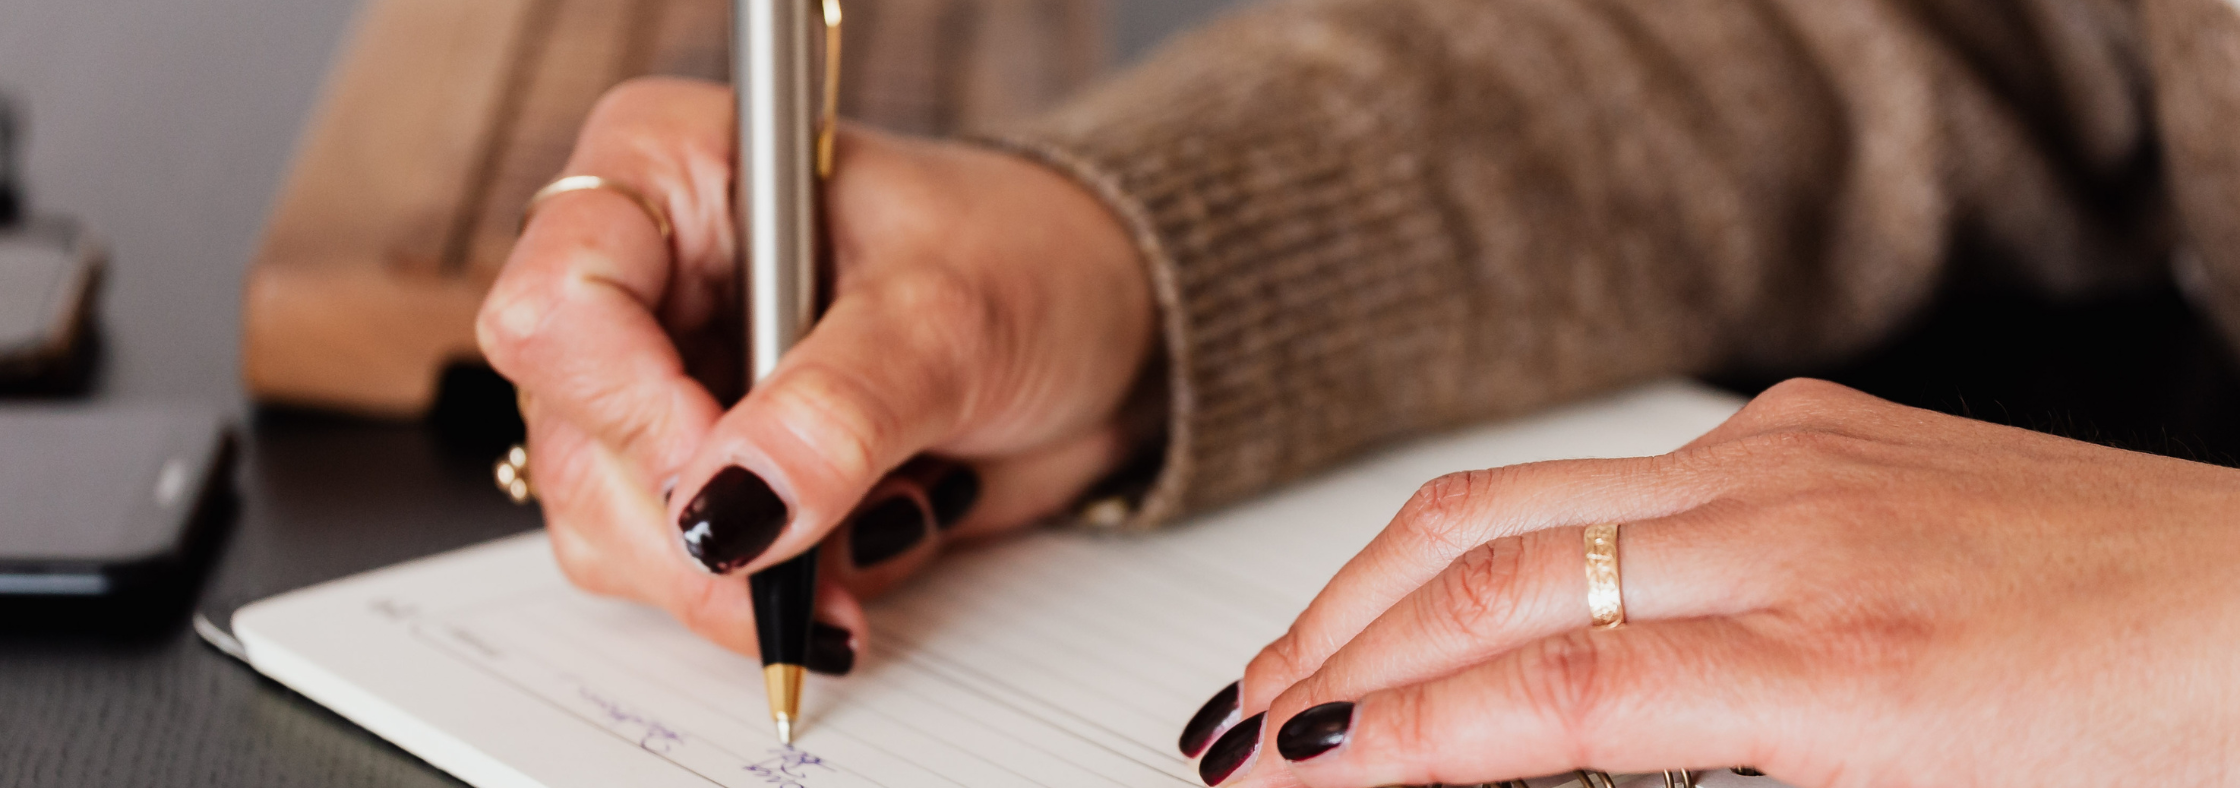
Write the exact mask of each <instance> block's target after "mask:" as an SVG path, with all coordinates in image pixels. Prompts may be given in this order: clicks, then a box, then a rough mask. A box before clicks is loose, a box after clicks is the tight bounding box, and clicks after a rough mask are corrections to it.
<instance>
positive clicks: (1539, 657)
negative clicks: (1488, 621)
mask: <svg viewBox="0 0 2240 788" xmlns="http://www.w3.org/2000/svg"><path fill="white" fill-rule="evenodd" d="M1609 660H1610V654H1609V652H1608V649H1607V648H1606V646H1605V645H1604V641H1603V639H1602V638H1598V637H1594V636H1593V635H1592V634H1591V633H1588V632H1585V631H1579V632H1572V633H1568V634H1564V635H1559V636H1556V637H1552V638H1548V639H1546V640H1542V641H1541V642H1539V643H1538V644H1535V645H1533V646H1531V647H1528V648H1527V649H1526V650H1525V651H1523V652H1522V653H1521V654H1520V663H1519V665H1520V670H1519V672H1518V674H1517V680H1518V681H1519V682H1520V684H1521V685H1520V686H1519V687H1517V693H1518V697H1522V698H1524V699H1525V702H1526V704H1527V707H1528V708H1530V709H1532V710H1533V711H1534V712H1535V713H1537V714H1538V715H1539V716H1540V717H1541V718H1542V719H1544V720H1546V721H1547V722H1548V723H1550V724H1551V725H1552V726H1553V727H1554V729H1555V730H1557V731H1561V732H1562V734H1563V741H1564V742H1566V743H1567V746H1568V747H1570V748H1571V749H1572V750H1573V751H1572V752H1570V753H1568V754H1569V755H1571V756H1572V757H1573V758H1574V759H1581V758H1583V757H1584V756H1585V755H1586V753H1584V752H1582V751H1580V750H1582V749H1583V746H1584V744H1585V743H1586V742H1589V741H1591V740H1592V736H1591V732H1592V730H1593V729H1594V727H1595V725H1596V721H1597V720H1598V719H1599V718H1600V717H1601V715H1602V713H1603V709H1604V708H1605V706H1606V704H1607V703H1608V698H1609V697H1610V687H1609V683H1610V676H1609V667H1610V666H1609ZM1582 762H1583V761H1582Z"/></svg>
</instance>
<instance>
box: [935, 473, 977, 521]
mask: <svg viewBox="0 0 2240 788" xmlns="http://www.w3.org/2000/svg"><path fill="white" fill-rule="evenodd" d="M979 501H980V474H979V473H976V472H974V471H973V470H972V469H971V468H968V467H965V466H962V465H959V466H957V467H956V469H954V470H951V471H949V473H948V475H946V476H943V477H941V480H940V481H937V482H934V483H933V486H932V487H930V488H927V489H926V502H927V503H929V504H932V505H933V524H934V525H937V526H940V527H941V528H942V529H944V530H946V529H948V528H950V527H952V526H955V525H956V524H957V521H959V520H962V519H964V516H965V513H966V512H970V511H972V505H973V504H975V503H978V502H979Z"/></svg>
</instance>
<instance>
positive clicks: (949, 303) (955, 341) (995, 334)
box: [879, 265, 1019, 383]
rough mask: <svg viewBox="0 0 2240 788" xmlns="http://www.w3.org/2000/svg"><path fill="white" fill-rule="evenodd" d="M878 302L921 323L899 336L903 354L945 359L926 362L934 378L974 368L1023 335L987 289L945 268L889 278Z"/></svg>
mask: <svg viewBox="0 0 2240 788" xmlns="http://www.w3.org/2000/svg"><path fill="white" fill-rule="evenodd" d="M879 300H880V301H881V304H880V309H881V311H882V312H883V313H885V314H890V315H912V316H914V318H916V319H917V320H919V321H921V322H919V323H917V324H916V325H915V326H913V327H912V330H910V331H907V332H903V333H902V334H901V335H900V336H898V337H896V339H898V340H899V341H901V342H903V343H905V347H904V348H903V349H902V350H903V351H904V352H902V353H898V355H901V356H903V357H907V358H919V359H939V360H941V361H942V362H944V363H931V364H925V365H923V366H922V371H923V372H928V373H932V376H938V375H941V374H943V373H944V372H946V371H953V370H962V369H966V368H969V366H970V364H969V362H970V361H971V360H972V359H974V358H979V357H981V356H983V355H985V353H986V352H987V351H988V350H990V349H991V348H996V347H1003V346H1008V345H1011V344H1015V342H1014V339H1015V338H1016V336H1017V335H1018V334H1019V332H1018V331H1017V330H1015V329H1016V328H1017V326H1016V321H1012V320H1010V319H1008V318H1007V317H1006V313H1005V311H1004V310H1003V309H1001V308H999V306H998V303H997V302H996V300H995V299H993V298H991V297H990V293H989V292H988V291H987V289H986V288H984V287H982V286H980V284H979V283H977V282H975V281H973V280H972V279H971V278H970V277H968V276H966V275H965V274H963V273H961V272H958V271H955V270H952V269H950V268H947V267H944V266H936V265H926V266H913V267H911V268H909V269H907V271H906V272H905V273H899V274H897V275H894V276H891V277H889V278H888V280H887V281H886V282H884V283H883V284H882V285H881V286H880V288H879ZM951 374H953V373H951ZM929 382H934V383H954V382H956V381H955V380H953V379H936V380H932V381H929Z"/></svg>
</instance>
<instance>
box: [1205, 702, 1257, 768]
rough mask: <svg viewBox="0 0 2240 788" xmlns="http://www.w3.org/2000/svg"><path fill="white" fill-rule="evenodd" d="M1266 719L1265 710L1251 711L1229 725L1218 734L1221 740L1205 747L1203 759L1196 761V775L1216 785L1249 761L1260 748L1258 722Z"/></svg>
mask: <svg viewBox="0 0 2240 788" xmlns="http://www.w3.org/2000/svg"><path fill="white" fill-rule="evenodd" d="M1267 719H1268V713H1267V712H1261V713H1259V714H1254V715H1252V716H1250V717H1247V718H1245V721H1243V722H1240V723H1237V727H1234V728H1230V729H1229V732H1228V733H1224V734H1221V740H1220V741H1216V742H1214V743H1213V747H1211V748H1209V749H1207V750H1206V757H1205V760H1202V761H1199V762H1198V777H1199V779H1202V780H1205V781H1206V784H1207V785H1220V784H1221V781H1223V780H1227V779H1229V776H1230V775H1232V774H1236V773H1237V770H1238V769H1242V768H1244V765H1245V764H1247V763H1251V762H1252V756H1253V755H1255V754H1258V753H1259V751H1260V723H1262V722H1264V721H1266V720H1267Z"/></svg>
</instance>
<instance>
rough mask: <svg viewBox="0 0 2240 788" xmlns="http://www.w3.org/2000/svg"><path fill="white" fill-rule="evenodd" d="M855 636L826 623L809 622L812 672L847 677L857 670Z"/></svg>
mask: <svg viewBox="0 0 2240 788" xmlns="http://www.w3.org/2000/svg"><path fill="white" fill-rule="evenodd" d="M854 641H855V635H854V634H851V633H849V632H848V630H846V629H843V628H840V627H836V626H833V625H831V624H827V623H824V622H822V621H812V622H809V658H808V660H807V662H808V665H807V666H806V667H808V668H809V670H810V671H811V672H815V673H822V674H825V675H827V676H845V675H848V671H851V670H855V669H856V647H855V643H854Z"/></svg>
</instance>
